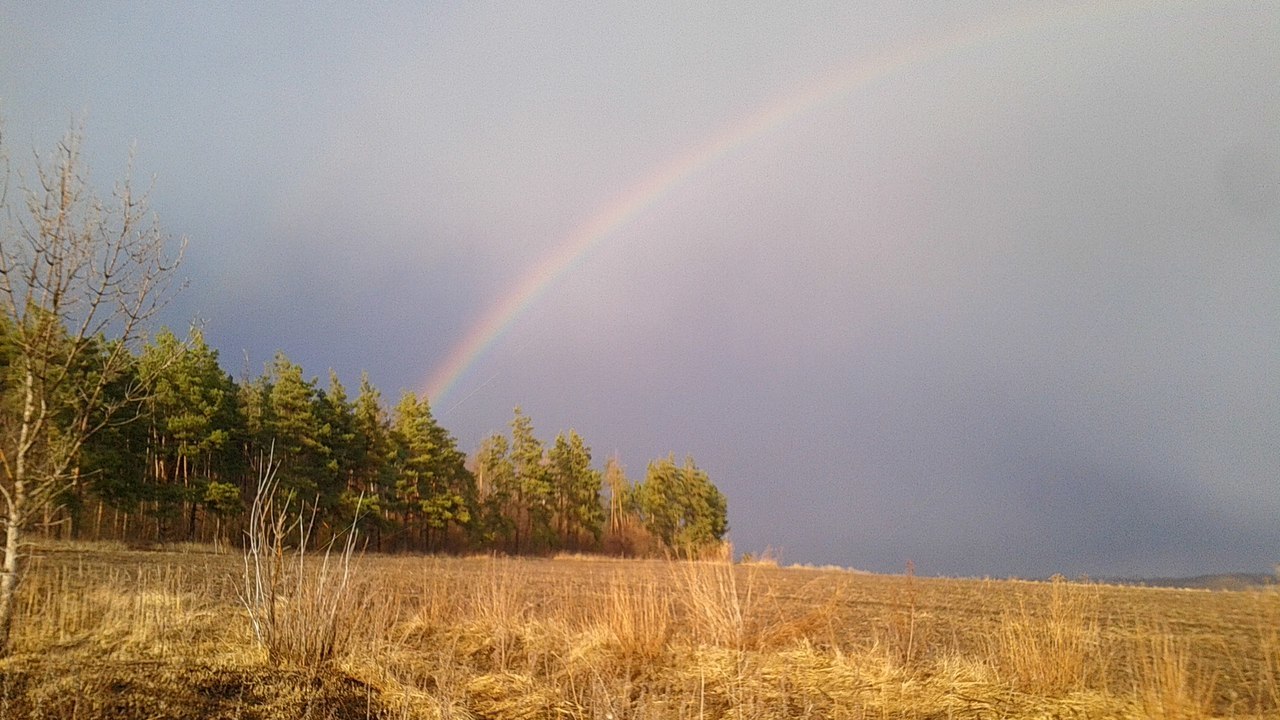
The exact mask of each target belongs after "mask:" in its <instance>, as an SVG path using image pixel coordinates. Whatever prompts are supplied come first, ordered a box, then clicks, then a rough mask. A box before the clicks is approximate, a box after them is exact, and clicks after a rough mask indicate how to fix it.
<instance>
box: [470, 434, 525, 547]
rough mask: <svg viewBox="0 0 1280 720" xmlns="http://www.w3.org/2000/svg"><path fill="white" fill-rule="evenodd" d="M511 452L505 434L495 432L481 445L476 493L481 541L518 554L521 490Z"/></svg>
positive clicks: (477, 454)
mask: <svg viewBox="0 0 1280 720" xmlns="http://www.w3.org/2000/svg"><path fill="white" fill-rule="evenodd" d="M510 450H511V446H510V443H508V442H507V436H506V435H503V434H502V433H494V434H493V435H491V436H489V437H487V438H485V439H484V440H483V441H482V442H481V443H480V450H479V452H477V453H476V463H475V464H476V493H477V496H478V497H479V507H480V513H481V523H480V541H481V542H482V543H484V544H486V545H489V546H495V545H497V546H502V547H504V548H506V549H507V550H508V551H510V552H516V551H517V547H516V537H517V535H516V533H517V526H516V520H517V519H518V518H519V517H520V513H519V509H518V508H517V507H516V505H515V502H516V498H517V497H518V496H519V488H518V487H517V486H516V470H515V466H514V465H513V464H512V462H511V457H510Z"/></svg>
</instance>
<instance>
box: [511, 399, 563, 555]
mask: <svg viewBox="0 0 1280 720" xmlns="http://www.w3.org/2000/svg"><path fill="white" fill-rule="evenodd" d="M511 462H512V465H513V466H514V468H515V473H516V479H515V488H516V496H515V498H514V502H513V505H514V506H515V509H516V513H517V515H516V517H515V523H516V533H515V538H514V540H515V551H516V552H521V551H527V550H533V551H537V550H543V549H546V548H547V547H549V546H550V545H551V543H552V540H553V533H552V530H551V511H552V508H551V484H550V482H549V479H548V474H547V466H546V462H545V457H544V452H543V449H542V443H541V442H540V441H539V440H538V438H537V436H535V435H534V434H533V421H532V420H530V419H529V417H528V416H527V415H525V414H524V413H523V412H521V411H520V408H519V407H517V408H516V409H515V417H513V418H512V419H511ZM522 537H523V539H524V544H523V546H522V544H521V538H522Z"/></svg>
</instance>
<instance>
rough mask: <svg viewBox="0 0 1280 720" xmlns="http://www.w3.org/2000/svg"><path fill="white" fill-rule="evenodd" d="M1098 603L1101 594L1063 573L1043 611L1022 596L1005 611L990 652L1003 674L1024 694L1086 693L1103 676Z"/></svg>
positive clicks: (995, 666) (1054, 583) (991, 657)
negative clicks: (1092, 680) (1094, 676)
mask: <svg viewBox="0 0 1280 720" xmlns="http://www.w3.org/2000/svg"><path fill="white" fill-rule="evenodd" d="M1098 603H1099V601H1098V595H1097V592H1096V590H1094V589H1091V588H1090V587H1088V586H1084V585H1076V584H1072V583H1069V582H1067V581H1066V580H1065V579H1064V578H1063V577H1062V576H1060V575H1059V576H1055V577H1054V578H1053V580H1052V581H1051V583H1050V587H1049V598H1048V602H1047V603H1046V604H1045V605H1044V606H1043V607H1040V608H1032V607H1031V606H1029V605H1028V602H1027V598H1026V597H1025V596H1019V597H1018V601H1017V607H1016V608H1011V609H1006V610H1005V611H1004V612H1003V613H1002V617H1001V620H1000V624H999V628H998V630H997V632H996V634H995V638H994V643H993V645H992V646H991V647H990V649H989V655H990V663H991V665H992V667H993V669H994V670H995V671H996V673H997V675H998V676H1000V677H1002V678H1004V679H1005V680H1006V681H1007V682H1008V683H1010V684H1011V685H1012V686H1013V687H1014V688H1015V689H1017V690H1019V691H1020V692H1026V693H1034V694H1038V695H1045V696H1049V697H1062V696H1064V695H1066V694H1068V693H1071V692H1075V691H1081V690H1084V689H1086V688H1087V687H1088V686H1089V684H1090V678H1091V675H1092V674H1097V673H1100V672H1102V657H1101V656H1100V655H1099V653H1098V648H1099V644H1100V640H1101V631H1100V628H1099V624H1098Z"/></svg>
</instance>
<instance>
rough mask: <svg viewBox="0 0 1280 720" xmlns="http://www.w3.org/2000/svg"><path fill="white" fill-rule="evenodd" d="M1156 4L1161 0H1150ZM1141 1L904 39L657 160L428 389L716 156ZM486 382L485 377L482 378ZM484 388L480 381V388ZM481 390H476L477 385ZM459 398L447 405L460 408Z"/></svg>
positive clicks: (459, 373) (438, 397) (524, 281)
mask: <svg viewBox="0 0 1280 720" xmlns="http://www.w3.org/2000/svg"><path fill="white" fill-rule="evenodd" d="M1149 4H1152V5H1154V4H1155V3H1149ZM1141 6H1142V5H1140V4H1126V3H1120V2H1099V3H1088V4H1082V5H1073V6H1068V7H1051V8H1041V9H1037V10H1035V11H1030V12H1015V13H1009V14H1005V15H999V16H995V17H992V18H986V19H984V20H982V21H979V22H976V23H972V24H969V25H965V26H962V27H960V28H958V29H954V30H952V31H951V32H948V33H946V34H944V35H940V36H937V37H933V38H929V39H923V40H918V41H916V42H913V43H909V44H906V45H902V46H899V47H896V48H893V49H891V50H888V51H886V52H883V53H880V54H878V55H875V56H872V57H870V58H867V59H864V60H861V61H859V62H858V63H856V64H854V65H852V66H848V67H843V68H841V69H839V70H838V71H836V72H834V73H832V74H830V75H829V76H827V77H826V78H825V79H821V80H819V81H817V82H814V83H812V84H810V85H809V86H808V87H806V88H804V89H803V90H801V91H800V92H797V93H794V94H791V95H788V96H785V97H783V98H781V99H779V100H776V101H774V102H772V103H770V104H768V105H766V106H764V107H763V108H762V109H760V110H757V111H756V112H754V113H752V114H750V115H748V116H747V117H746V118H745V119H743V120H740V121H738V122H736V123H734V124H732V125H730V126H728V127H726V128H725V129H724V130H723V131H722V132H721V133H720V134H718V135H716V136H714V137H712V138H711V139H710V140H709V141H707V142H704V143H703V144H701V145H698V146H695V147H693V148H691V149H689V150H687V151H686V152H684V153H682V154H680V155H678V156H676V157H675V158H673V159H672V160H670V161H668V162H667V163H665V164H664V165H661V166H660V167H658V168H657V169H656V170H655V171H654V172H652V173H650V174H649V175H648V176H646V177H645V178H644V179H642V180H641V181H639V182H638V183H636V184H635V185H633V186H631V187H630V188H628V189H627V190H626V191H625V192H623V193H622V194H621V195H619V196H617V197H616V198H614V199H613V200H612V201H611V202H609V203H608V204H607V205H605V206H604V207H603V208H602V209H601V210H600V211H598V212H597V213H596V214H595V215H593V216H591V217H590V218H588V219H587V221H586V222H584V223H583V224H582V225H580V226H578V227H577V229H575V230H574V231H573V232H572V233H571V234H570V235H569V236H567V237H566V238H565V239H564V240H563V241H561V242H560V243H559V244H558V245H557V246H556V247H555V248H553V249H552V250H551V251H550V252H549V253H548V254H547V255H546V256H545V257H543V258H542V259H541V260H540V261H539V262H538V263H537V264H536V265H535V266H534V267H532V268H530V269H529V270H528V271H527V272H526V273H524V275H523V276H522V277H521V278H520V279H519V281H518V282H516V284H515V285H514V286H513V287H512V288H511V289H510V291H509V292H508V293H507V294H506V295H504V296H503V297H501V298H499V299H498V300H497V302H495V303H493V305H491V306H490V307H489V308H488V310H486V311H485V313H484V314H483V315H482V316H481V317H480V319H479V320H478V321H477V322H476V323H475V324H474V325H472V326H471V327H470V329H469V330H468V331H467V333H466V335H465V336H464V337H463V338H462V340H461V341H459V342H458V343H457V344H455V345H454V346H453V347H452V348H451V349H450V351H449V353H448V355H446V356H445V358H444V360H443V361H442V362H440V363H439V364H438V365H437V366H436V367H435V369H434V370H433V371H432V372H431V374H430V376H429V377H428V378H427V379H426V381H425V383H424V384H425V392H426V396H427V397H428V398H431V400H432V401H433V402H435V403H439V402H441V401H442V400H445V399H447V398H449V395H450V393H451V392H452V391H453V390H454V388H455V386H456V385H457V383H458V381H459V380H460V379H461V378H462V377H463V376H464V375H465V374H466V372H467V370H468V369H469V368H470V367H471V366H472V365H473V364H475V362H476V361H477V360H478V359H479V358H480V357H481V356H483V355H484V353H485V351H486V350H488V349H489V348H490V347H492V346H493V345H494V344H495V343H496V342H497V341H498V340H499V339H500V338H501V337H502V336H503V335H504V334H505V333H506V332H507V330H509V329H510V328H511V326H512V325H513V324H514V323H515V322H516V320H518V319H519V318H520V317H521V316H522V315H523V314H524V313H525V312H526V311H527V310H528V309H529V308H530V307H531V306H532V305H533V304H534V303H536V302H537V300H538V299H539V298H540V297H541V296H542V295H543V294H544V293H546V291H547V289H548V288H550V287H551V286H552V285H554V284H555V283H556V281H557V280H558V279H559V278H561V277H563V276H564V275H565V274H566V273H568V272H569V271H570V270H572V269H573V268H574V267H575V266H576V265H577V264H579V263H580V261H581V260H582V258H583V257H584V256H585V255H586V254H587V253H588V252H590V251H591V249H592V248H594V247H596V246H597V245H598V244H600V243H601V242H602V241H604V240H605V239H606V238H608V237H610V236H611V235H612V234H613V233H615V232H616V231H617V230H619V229H620V228H622V227H623V226H625V225H627V224H628V223H630V222H631V221H632V220H633V219H635V218H636V217H637V216H639V215H641V214H642V213H644V212H645V211H646V210H648V209H650V208H652V207H654V206H655V205H658V204H659V203H661V202H662V200H664V199H665V198H666V197H667V196H669V195H670V194H671V193H672V191H673V190H675V189H676V188H678V187H679V186H680V185H681V184H682V183H684V182H686V181H687V180H689V178H691V177H692V176H694V175H695V174H697V173H698V171H699V170H701V169H703V168H705V167H707V166H709V165H711V164H712V163H714V162H715V161H716V160H718V159H720V158H722V157H724V156H725V155H728V154H729V153H732V152H733V151H734V150H736V149H738V148H740V147H742V146H744V145H746V144H748V143H750V142H751V141H752V140H755V139H756V138H759V137H761V136H763V135H765V134H767V133H768V132H769V131H771V130H774V129H777V128H779V127H781V126H783V125H784V124H786V123H787V122H788V121H791V120H793V119H795V118H798V117H800V116H803V115H806V114H808V113H810V112H813V111H814V110H817V109H819V108H821V107H823V106H824V105H829V104H831V103H834V102H835V101H837V100H839V99H841V98H843V97H845V96H847V95H849V94H851V93H853V92H854V91H856V90H859V89H862V88H865V87H867V86H869V85H871V84H872V83H874V82H876V81H878V80H883V79H886V78H888V77H889V76H891V75H893V74H895V73H898V72H902V71H904V70H907V69H911V68H915V67H918V66H921V65H925V64H927V63H929V62H932V61H936V60H940V59H942V58H945V57H946V56H948V55H951V54H954V53H956V52H959V51H963V50H966V49H970V48H976V47H981V46H984V45H990V44H993V43H996V42H999V41H1001V40H1004V39H1008V38H1012V37H1016V36H1018V35H1021V34H1024V33H1028V32H1032V31H1035V30H1039V29H1042V28H1045V27H1051V26H1058V25H1067V24H1071V23H1073V22H1079V21H1081V20H1085V19H1094V18H1096V17H1097V16H1099V15H1102V14H1105V13H1106V12H1115V11H1120V10H1128V11H1132V10H1135V9H1136V8H1139V7H1141ZM481 387H483V384H482V385H481ZM478 389H479V388H476V390H478ZM476 390H473V391H472V393H474V392H475V391H476ZM467 397H470V395H468V396H466V397H463V398H462V399H461V400H458V401H457V402H456V403H455V404H454V405H452V406H450V407H449V408H448V409H447V410H445V413H448V412H449V411H450V410H453V409H455V408H456V407H457V406H458V405H460V404H461V403H462V402H465V401H466V399H467Z"/></svg>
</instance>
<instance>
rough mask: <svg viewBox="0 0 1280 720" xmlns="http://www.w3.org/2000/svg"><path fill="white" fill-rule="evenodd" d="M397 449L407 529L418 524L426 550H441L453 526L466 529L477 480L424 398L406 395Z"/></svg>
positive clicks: (396, 421)
mask: <svg viewBox="0 0 1280 720" xmlns="http://www.w3.org/2000/svg"><path fill="white" fill-rule="evenodd" d="M391 427H392V438H393V440H394V442H395V444H396V450H397V463H396V470H397V475H398V478H397V490H398V494H399V498H398V500H399V501H400V505H401V507H402V509H403V510H404V511H405V515H406V516H405V521H406V525H413V524H415V522H416V524H417V528H418V531H419V533H420V534H421V537H422V540H423V542H424V544H425V545H426V547H427V549H430V550H435V549H438V546H439V543H440V540H441V538H442V536H443V535H444V534H445V532H446V531H447V530H448V528H449V526H450V525H451V524H453V525H457V526H460V527H464V528H465V527H467V526H468V525H469V524H470V523H471V517H472V508H473V506H474V503H475V480H474V478H473V477H472V476H471V473H470V472H469V471H468V470H467V469H466V465H465V462H466V458H465V457H464V456H463V454H462V453H461V452H459V451H458V449H457V446H456V443H455V441H454V439H453V437H452V436H450V435H449V433H448V431H446V430H445V429H444V428H442V427H440V425H439V424H437V423H436V421H435V418H434V417H432V415H431V409H430V407H429V405H428V403H427V401H426V400H425V399H423V400H419V399H418V398H417V397H416V396H415V395H414V394H413V393H412V392H405V393H404V395H402V396H401V398H400V402H399V404H397V405H396V407H395V409H394V410H393V412H392V420H391Z"/></svg>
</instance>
